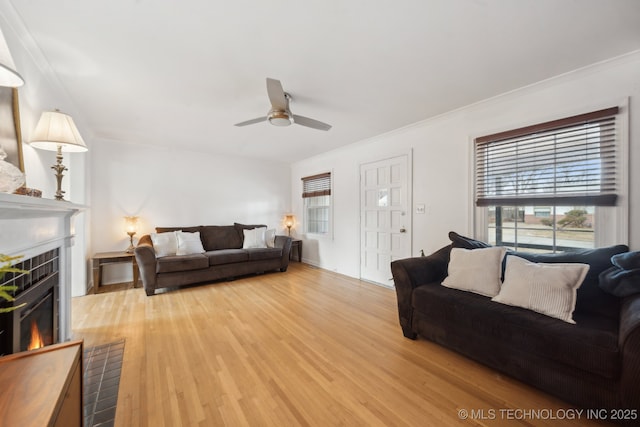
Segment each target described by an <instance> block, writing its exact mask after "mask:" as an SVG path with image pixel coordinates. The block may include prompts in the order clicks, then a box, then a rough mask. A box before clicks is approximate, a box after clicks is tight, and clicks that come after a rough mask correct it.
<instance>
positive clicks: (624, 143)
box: [469, 98, 629, 248]
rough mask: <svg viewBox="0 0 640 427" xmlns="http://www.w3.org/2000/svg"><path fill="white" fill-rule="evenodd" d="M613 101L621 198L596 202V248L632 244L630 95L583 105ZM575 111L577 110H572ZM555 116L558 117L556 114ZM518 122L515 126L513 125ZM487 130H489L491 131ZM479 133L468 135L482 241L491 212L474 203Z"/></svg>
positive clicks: (475, 222) (475, 221)
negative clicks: (607, 202) (607, 203)
mask: <svg viewBox="0 0 640 427" xmlns="http://www.w3.org/2000/svg"><path fill="white" fill-rule="evenodd" d="M611 105H618V107H619V111H618V114H617V115H616V116H615V117H616V127H617V135H618V136H619V138H618V139H617V143H618V165H617V166H618V167H617V179H618V183H619V191H618V198H617V202H616V206H596V207H595V224H594V226H595V234H594V239H595V242H594V246H595V247H596V248H599V247H606V246H612V245H617V244H624V245H628V244H629V98H624V99H622V100H618V101H614V102H608V103H606V104H600V105H598V106H595V107H592V108H589V109H581V110H582V112H584V111H597V110H600V109H603V108H607V107H610V106H611ZM571 115H572V114H564V115H558V116H557V117H569V116H571ZM573 115H575V114H573ZM557 117H555V118H557ZM551 120H554V118H551V119H548V120H540V121H536V122H539V123H542V122H545V121H551ZM518 127H519V126H513V127H512V128H513V129H516V128H518ZM489 133H490V132H487V133H486V134H489ZM479 136H480V135H476V136H473V137H471V138H469V142H470V144H469V150H470V156H469V161H470V165H469V167H470V171H471V174H470V184H471V185H470V187H469V189H470V200H471V201H472V203H471V221H472V224H471V225H472V229H473V235H474V237H475V238H476V239H478V240H482V241H488V238H489V235H488V226H489V215H488V211H489V208H488V207H477V206H476V205H475V188H476V182H475V176H476V173H475V172H476V170H475V165H476V159H475V146H474V140H475V139H476V138H477V137H479Z"/></svg>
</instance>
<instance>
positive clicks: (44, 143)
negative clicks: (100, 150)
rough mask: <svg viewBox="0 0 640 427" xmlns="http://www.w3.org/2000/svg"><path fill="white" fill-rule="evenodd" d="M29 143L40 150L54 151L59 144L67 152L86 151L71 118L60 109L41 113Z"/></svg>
mask: <svg viewBox="0 0 640 427" xmlns="http://www.w3.org/2000/svg"><path fill="white" fill-rule="evenodd" d="M30 144H31V146H33V147H35V148H40V149H42V150H51V151H56V150H57V149H58V146H59V147H60V148H61V149H62V151H66V152H69V153H78V152H82V151H87V146H86V145H85V143H84V140H83V139H82V137H81V136H80V132H78V128H77V127H76V125H75V123H74V122H73V118H71V116H69V115H68V114H64V113H61V112H60V111H45V112H44V113H42V116H40V120H39V121H38V125H37V126H36V130H35V131H34V132H33V138H32V139H31V143H30Z"/></svg>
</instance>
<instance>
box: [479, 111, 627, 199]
mask: <svg viewBox="0 0 640 427" xmlns="http://www.w3.org/2000/svg"><path fill="white" fill-rule="evenodd" d="M617 113H618V107H613V108H608V109H604V110H599V111H595V112H592V113H587V114H581V115H578V116H573V117H568V118H565V119H560V120H555V121H552V122H546V123H541V124H538V125H533V126H528V127H525V128H520V129H515V130H512V131H507V132H502V133H499V134H494V135H488V136H484V137H481V138H477V139H476V140H475V162H476V165H475V166H476V173H475V180H476V182H475V189H476V205H477V206H493V205H495V206H523V205H556V206H561V205H580V206H589V205H596V206H613V205H615V202H616V198H617V194H616V192H617V187H618V183H617V170H616V166H617V141H616V118H615V116H616V114H617Z"/></svg>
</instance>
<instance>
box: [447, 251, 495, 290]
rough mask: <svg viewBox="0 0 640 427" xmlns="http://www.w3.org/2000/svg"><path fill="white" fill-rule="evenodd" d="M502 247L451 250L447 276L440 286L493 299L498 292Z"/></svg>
mask: <svg viewBox="0 0 640 427" xmlns="http://www.w3.org/2000/svg"><path fill="white" fill-rule="evenodd" d="M506 252H507V249H506V248H503V247H499V246H497V247H492V248H481V249H462V248H453V249H451V257H450V259H449V275H448V276H447V277H446V278H445V279H444V280H443V281H442V286H446V287H447V288H453V289H459V290H461V291H469V292H475V293H476V294H480V295H485V296H488V297H494V296H496V295H498V292H500V286H501V285H502V282H501V281H500V276H502V259H503V258H504V254H505V253H506Z"/></svg>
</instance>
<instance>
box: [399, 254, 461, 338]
mask: <svg viewBox="0 0 640 427" xmlns="http://www.w3.org/2000/svg"><path fill="white" fill-rule="evenodd" d="M450 252H451V245H449V246H445V247H444V248H442V249H440V250H438V251H436V252H434V253H433V254H431V255H429V256H426V257H416V258H406V259H400V260H397V261H393V262H392V263H391V273H392V274H393V281H394V284H395V288H396V296H397V298H398V316H399V317H400V326H402V333H403V334H404V336H405V337H407V338H411V339H415V338H416V333H415V332H414V331H413V329H412V325H411V319H412V318H413V306H412V304H411V300H412V295H413V290H414V289H415V288H417V287H418V286H422V285H426V284H429V283H440V282H441V281H442V280H443V279H444V278H445V277H446V276H447V266H448V264H449V254H450Z"/></svg>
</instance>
